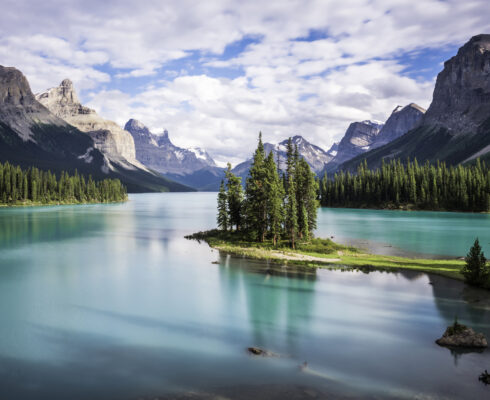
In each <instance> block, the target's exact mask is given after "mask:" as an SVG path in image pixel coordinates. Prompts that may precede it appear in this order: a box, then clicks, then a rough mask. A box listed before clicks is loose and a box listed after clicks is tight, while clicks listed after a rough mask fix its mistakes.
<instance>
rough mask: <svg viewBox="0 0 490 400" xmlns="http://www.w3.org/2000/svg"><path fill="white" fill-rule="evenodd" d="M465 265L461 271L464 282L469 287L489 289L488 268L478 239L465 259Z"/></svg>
mask: <svg viewBox="0 0 490 400" xmlns="http://www.w3.org/2000/svg"><path fill="white" fill-rule="evenodd" d="M465 261H466V265H465V266H464V267H463V269H462V270H461V273H462V274H463V276H464V277H465V281H466V282H467V283H469V284H470V285H475V286H483V287H490V266H488V265H487V260H486V258H485V255H484V254H483V251H482V248H481V246H480V242H479V241H478V238H476V239H475V243H474V244H473V246H472V247H471V249H470V251H469V253H468V254H467V256H466V258H465Z"/></svg>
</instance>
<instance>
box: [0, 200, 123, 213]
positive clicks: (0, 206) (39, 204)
mask: <svg viewBox="0 0 490 400" xmlns="http://www.w3.org/2000/svg"><path fill="white" fill-rule="evenodd" d="M128 201H129V198H126V199H125V200H117V201H85V202H49V203H42V202H32V201H29V202H24V203H15V204H5V203H0V210H1V209H7V208H17V207H52V206H83V205H89V204H118V203H121V204H122V203H126V202H128Z"/></svg>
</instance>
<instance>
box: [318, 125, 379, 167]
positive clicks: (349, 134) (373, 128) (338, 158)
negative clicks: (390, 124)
mask: <svg viewBox="0 0 490 400" xmlns="http://www.w3.org/2000/svg"><path fill="white" fill-rule="evenodd" d="M382 127H383V124H382V123H381V122H377V121H369V120H366V121H362V122H352V123H351V124H350V125H349V127H348V128H347V130H346V131H345V134H344V137H343V138H342V140H341V141H340V143H339V144H338V146H337V149H336V150H335V151H336V155H335V157H333V158H332V159H331V160H330V161H329V162H328V163H327V166H326V170H327V171H329V172H331V171H334V170H336V169H337V168H338V166H339V165H341V164H342V163H343V162H345V161H347V160H350V159H351V158H354V157H356V156H358V155H359V154H362V153H365V152H367V151H369V149H371V147H372V146H373V144H374V143H375V142H376V140H377V137H378V135H379V133H380V131H381V129H382Z"/></svg>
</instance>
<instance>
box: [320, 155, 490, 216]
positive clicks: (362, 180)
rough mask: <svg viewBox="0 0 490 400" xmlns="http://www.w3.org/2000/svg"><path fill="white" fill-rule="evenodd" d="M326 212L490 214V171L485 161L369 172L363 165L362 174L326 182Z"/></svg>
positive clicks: (411, 164) (412, 165) (386, 165)
mask: <svg viewBox="0 0 490 400" xmlns="http://www.w3.org/2000/svg"><path fill="white" fill-rule="evenodd" d="M320 203H321V205H322V206H325V207H374V208H389V207H396V208H398V207H409V208H414V209H423V210H446V211H473V212H488V211H490V170H489V168H488V166H487V165H486V164H485V162H480V160H479V159H478V160H476V163H475V164H474V165H466V166H463V165H458V166H455V167H453V166H446V164H445V163H437V164H436V165H431V164H429V163H428V162H427V163H425V164H423V165H419V164H418V163H417V160H415V161H413V162H407V164H406V165H404V164H402V163H401V162H400V160H396V161H395V160H392V161H391V162H389V163H384V162H383V164H382V166H381V168H378V169H375V170H369V169H368V166H367V164H366V162H364V163H362V164H361V165H360V166H359V167H358V170H357V174H351V173H349V172H340V173H338V174H336V175H335V176H334V178H333V179H328V178H327V176H324V177H323V179H322V180H321V182H320Z"/></svg>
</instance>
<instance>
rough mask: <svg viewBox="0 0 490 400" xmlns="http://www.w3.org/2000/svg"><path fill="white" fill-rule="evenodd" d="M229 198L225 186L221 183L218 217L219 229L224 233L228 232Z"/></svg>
mask: <svg viewBox="0 0 490 400" xmlns="http://www.w3.org/2000/svg"><path fill="white" fill-rule="evenodd" d="M228 220H229V217H228V196H227V194H226V190H225V184H224V182H223V181H221V185H220V187H219V193H218V215H217V223H218V228H220V229H221V230H223V231H227V230H228Z"/></svg>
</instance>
